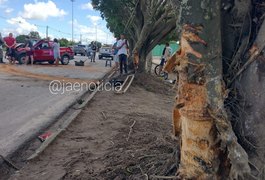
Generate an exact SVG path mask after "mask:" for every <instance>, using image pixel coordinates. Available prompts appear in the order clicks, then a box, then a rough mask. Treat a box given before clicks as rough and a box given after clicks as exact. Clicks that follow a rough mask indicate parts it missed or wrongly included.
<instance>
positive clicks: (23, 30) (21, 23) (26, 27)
mask: <svg viewBox="0 0 265 180" xmlns="http://www.w3.org/2000/svg"><path fill="white" fill-rule="evenodd" d="M7 22H8V23H9V24H11V25H14V26H15V27H16V28H14V30H13V33H15V34H28V33H29V32H30V31H37V30H38V28H37V27H36V26H35V25H34V24H30V23H29V22H27V21H26V20H25V19H24V18H22V17H20V16H19V17H16V18H11V19H9V20H7Z"/></svg>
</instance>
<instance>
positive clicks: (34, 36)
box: [28, 31, 41, 39]
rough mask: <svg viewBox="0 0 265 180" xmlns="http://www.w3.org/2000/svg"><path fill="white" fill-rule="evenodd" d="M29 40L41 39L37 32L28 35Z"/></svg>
mask: <svg viewBox="0 0 265 180" xmlns="http://www.w3.org/2000/svg"><path fill="white" fill-rule="evenodd" d="M28 35H29V37H30V38H34V39H41V37H40V34H39V32H38V31H31V32H30V33H29V34H28Z"/></svg>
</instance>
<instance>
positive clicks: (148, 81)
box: [134, 73, 175, 95]
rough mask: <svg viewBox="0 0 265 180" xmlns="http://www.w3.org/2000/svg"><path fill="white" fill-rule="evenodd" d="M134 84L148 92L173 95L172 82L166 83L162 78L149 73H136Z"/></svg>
mask: <svg viewBox="0 0 265 180" xmlns="http://www.w3.org/2000/svg"><path fill="white" fill-rule="evenodd" d="M134 84H136V85H138V86H140V87H143V88H144V89H145V90H147V91H149V92H153V93H159V94H165V95H175V90H174V86H173V85H172V84H169V83H166V82H165V81H164V80H163V79H162V78H158V77H154V76H153V75H151V74H146V73H140V74H136V76H135V80H134Z"/></svg>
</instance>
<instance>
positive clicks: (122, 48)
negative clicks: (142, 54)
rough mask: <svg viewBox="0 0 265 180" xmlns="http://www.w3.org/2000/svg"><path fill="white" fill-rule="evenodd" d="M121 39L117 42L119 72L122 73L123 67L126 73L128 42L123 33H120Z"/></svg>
mask: <svg viewBox="0 0 265 180" xmlns="http://www.w3.org/2000/svg"><path fill="white" fill-rule="evenodd" d="M120 37H121V39H120V40H119V41H118V42H117V49H118V56H119V61H120V74H121V75H122V73H123V67H124V71H125V74H127V73H128V70H127V64H128V62H127V55H128V48H129V46H128V42H127V40H126V39H125V36H124V34H121V36H120Z"/></svg>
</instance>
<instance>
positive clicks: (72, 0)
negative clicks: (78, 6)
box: [71, 0, 75, 42]
mask: <svg viewBox="0 0 265 180" xmlns="http://www.w3.org/2000/svg"><path fill="white" fill-rule="evenodd" d="M74 1H75V0H71V2H72V42H74Z"/></svg>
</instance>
